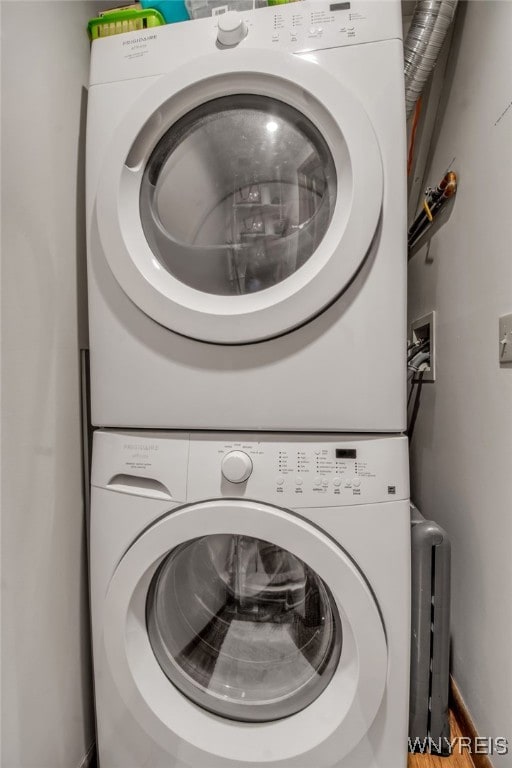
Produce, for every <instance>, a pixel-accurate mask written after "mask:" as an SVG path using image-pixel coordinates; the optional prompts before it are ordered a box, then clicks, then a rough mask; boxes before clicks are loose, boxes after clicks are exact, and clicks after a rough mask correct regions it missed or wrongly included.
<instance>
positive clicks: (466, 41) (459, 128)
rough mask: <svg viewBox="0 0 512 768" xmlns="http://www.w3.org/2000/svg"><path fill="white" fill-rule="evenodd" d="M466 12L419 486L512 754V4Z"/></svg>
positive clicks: (477, 674)
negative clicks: (439, 528)
mask: <svg viewBox="0 0 512 768" xmlns="http://www.w3.org/2000/svg"><path fill="white" fill-rule="evenodd" d="M463 6H466V7H461V8H460V11H459V16H458V21H457V28H456V31H455V38H454V43H453V48H452V51H451V65H449V68H450V66H451V67H452V73H451V74H450V73H449V77H447V85H446V87H445V93H444V99H445V102H446V107H445V111H444V117H443V119H442V122H441V126H440V129H439V131H438V136H437V142H436V144H435V150H434V152H433V156H432V162H431V165H430V169H429V170H428V172H427V178H426V181H427V182H428V183H429V184H432V183H436V182H438V181H439V180H440V179H441V178H442V176H443V175H444V173H445V171H446V170H447V169H448V168H449V167H450V166H453V169H454V170H456V171H457V172H458V173H459V181H460V186H459V191H458V193H457V198H456V202H455V207H454V210H453V214H452V216H451V219H450V220H449V222H448V223H447V224H446V225H445V226H444V228H443V229H442V230H440V231H439V233H438V234H437V235H435V236H434V238H433V239H432V242H431V248H430V252H429V254H427V252H426V248H424V249H422V251H420V253H418V254H417V255H416V256H415V257H414V258H413V260H412V261H411V262H410V268H409V280H410V283H409V290H410V296H409V318H410V320H413V319H415V318H418V317H421V316H422V315H423V314H425V313H426V312H428V311H430V310H432V309H435V310H436V312H437V320H438V324H437V381H436V382H435V383H433V384H428V383H427V384H424V386H423V392H422V400H421V408H420V413H419V418H418V422H417V425H416V432H415V434H414V438H413V443H412V487H413V493H414V499H415V501H416V503H417V504H418V506H419V507H420V508H421V509H422V511H423V513H424V514H425V515H427V516H428V517H432V518H434V519H436V520H437V521H438V522H439V523H441V524H442V525H443V526H444V527H445V528H446V529H447V531H448V532H449V533H450V534H451V536H452V541H453V618H452V625H453V671H454V675H455V679H456V681H457V683H458V684H459V687H460V688H461V691H462V695H463V697H464V698H465V700H466V703H467V705H468V707H469V709H470V711H471V713H472V715H473V717H474V720H475V722H476V725H477V728H478V730H479V732H480V734H482V735H484V736H507V737H508V739H509V743H510V752H511V754H509V755H508V756H507V757H501V758H500V757H497V756H495V757H494V758H493V760H494V763H495V765H496V766H497V767H498V766H499V768H504V766H512V554H511V547H512V482H511V478H512V366H511V365H509V366H507V367H500V365H499V363H498V316H499V315H500V314H504V313H507V312H512V252H511V242H512V224H511V222H512V214H511V209H510V204H511V192H510V189H511V182H512V179H511V172H512V107H511V108H510V109H509V110H508V112H507V113H506V114H505V115H503V117H502V118H501V119H499V118H500V115H502V113H503V112H504V110H505V109H506V108H507V107H509V106H510V105H511V99H512V82H511V73H512V70H511V54H510V30H511V29H512V3H510V2H493V1H491V0H489V1H488V2H476V1H473V2H469V3H467V4H466V3H464V4H463Z"/></svg>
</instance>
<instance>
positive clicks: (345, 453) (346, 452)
mask: <svg viewBox="0 0 512 768" xmlns="http://www.w3.org/2000/svg"><path fill="white" fill-rule="evenodd" d="M336 458H337V459H357V451H356V449H355V448H336Z"/></svg>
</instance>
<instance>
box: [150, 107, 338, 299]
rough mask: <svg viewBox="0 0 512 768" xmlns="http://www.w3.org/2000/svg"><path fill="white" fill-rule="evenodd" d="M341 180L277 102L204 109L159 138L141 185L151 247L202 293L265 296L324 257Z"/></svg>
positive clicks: (322, 145)
mask: <svg viewBox="0 0 512 768" xmlns="http://www.w3.org/2000/svg"><path fill="white" fill-rule="evenodd" d="M336 188H337V178H336V169H335V163H334V160H333V157H332V155H331V152H330V150H329V148H328V146H327V143H326V141H325V139H324V138H323V136H322V135H321V134H320V132H319V131H318V129H317V128H316V127H315V126H314V125H313V123H312V122H311V121H310V120H308V118H306V117H305V116H304V115H303V114H302V113H301V112H299V111H298V110H297V109H295V108H293V107H291V106H289V105H288V104H285V103H284V102H282V101H279V100H277V99H275V98H271V97H268V96H261V95H244V94H234V95H231V96H226V97H222V98H218V99H214V100H211V101H209V102H207V103H204V104H201V105H200V106H199V107H197V108H195V109H193V110H191V111H190V112H189V113H188V114H186V115H185V116H184V117H183V118H181V119H180V120H179V121H178V122H177V123H175V124H174V125H173V126H172V127H171V128H170V129H169V130H168V131H167V132H166V133H165V134H164V136H163V137H162V138H161V139H160V141H159V142H158V144H157V146H156V147H155V149H154V150H153V152H152V154H151V156H150V158H149V162H148V164H147V166H146V169H145V172H144V176H143V179H142V184H141V193H140V214H141V223H142V227H143V230H144V234H145V237H146V239H147V242H148V244H149V246H150V248H151V250H152V251H153V253H154V254H155V256H156V257H157V259H158V261H159V262H160V263H161V264H162V265H163V266H164V267H165V269H166V270H167V271H168V272H169V273H170V274H171V275H172V276H173V277H175V278H176V279H178V280H179V281H180V282H182V283H184V284H185V285H187V286H190V287H191V288H194V289H196V290H198V291H201V292H202V293H207V294H215V295H222V296H225V295H241V294H249V293H256V292H258V291H261V290H263V289H265V288H270V287H272V286H274V285H276V284H277V283H280V282H282V281H283V280H285V279H286V278H287V277H290V275H292V274H293V273H295V272H296V271H297V270H299V269H300V267H301V266H302V265H303V264H305V263H306V261H307V260H308V259H309V258H310V257H311V256H312V255H313V253H314V252H315V251H316V249H317V247H318V245H319V244H320V242H321V240H322V239H323V237H324V235H325V233H326V232H327V229H328V227H329V224H330V222H331V219H332V215H333V211H334V207H335V203H336Z"/></svg>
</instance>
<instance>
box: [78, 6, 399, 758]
mask: <svg viewBox="0 0 512 768" xmlns="http://www.w3.org/2000/svg"><path fill="white" fill-rule="evenodd" d="M401 30H402V26H401V9H400V3H399V2H398V0H392V1H391V2H386V3H381V2H368V1H365V0H352V1H351V2H334V3H329V2H324V1H323V0H317V1H315V2H308V1H307V0H306V1H305V2H301V3H291V4H288V5H279V6H275V7H269V8H263V9H259V10H254V11H249V12H247V13H243V14H242V15H240V14H237V13H233V12H229V13H226V14H224V15H220V16H216V17H211V18H205V19H201V20H198V21H194V22H193V23H182V24H174V25H169V26H165V27H161V28H158V29H151V30H145V31H142V32H138V33H128V34H124V35H119V36H116V37H110V38H105V39H100V40H96V41H95V42H94V43H93V47H92V62H91V86H90V91H89V114H88V141H87V207H88V212H87V220H88V259H89V261H88V270H89V319H90V350H91V403H92V421H93V424H94V425H95V426H96V427H98V429H97V430H96V431H95V433H94V444H93V467H92V493H91V537H90V543H91V568H90V571H91V610H92V629H93V654H94V671H95V695H96V711H97V726H98V748H99V763H100V768H404V766H405V765H406V758H407V723H408V678H409V614H410V611H409V597H410V543H409V542H410V524H409V501H408V499H409V485H408V454H407V439H406V438H405V437H404V436H403V430H404V428H405V361H404V357H405V355H404V351H405V280H406V251H405V248H406V245H405V212H406V190H405V168H404V164H405V115H404V92H403V76H402V70H403V53H402V41H401Z"/></svg>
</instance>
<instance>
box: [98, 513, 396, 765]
mask: <svg viewBox="0 0 512 768" xmlns="http://www.w3.org/2000/svg"><path fill="white" fill-rule="evenodd" d="M104 642H105V648H106V653H107V659H108V665H109V668H110V670H111V672H112V675H113V678H114V680H115V683H116V685H117V687H118V690H119V693H120V695H121V697H122V699H123V701H124V703H125V705H126V706H127V707H128V708H129V709H130V710H131V712H132V714H133V715H134V717H135V718H136V719H137V721H138V722H140V723H141V724H142V725H143V727H144V728H145V729H146V730H147V731H148V733H150V734H151V735H152V737H153V738H154V739H155V741H156V742H157V743H159V744H160V745H161V746H162V747H163V748H164V749H166V750H168V751H169V752H170V753H176V750H178V749H179V754H180V755H183V757H184V758H185V756H186V755H187V756H188V757H187V759H188V760H189V763H190V764H191V765H194V766H196V768H211V766H212V765H213V764H216V763H212V758H213V756H216V757H217V758H218V759H220V760H231V761H234V763H233V764H236V765H239V766H243V765H248V764H249V763H257V764H260V763H262V764H268V765H273V764H277V763H280V761H283V760H288V761H291V762H287V765H290V766H291V765H295V764H296V763H295V760H297V765H304V759H305V756H306V755H308V754H310V755H313V754H317V751H318V750H319V749H320V750H329V751H331V750H334V753H335V754H336V755H337V756H338V758H341V757H342V756H343V754H347V753H348V752H350V750H351V749H352V748H353V747H354V746H355V745H356V744H357V743H358V742H359V741H360V739H361V738H362V737H363V736H364V734H365V733H366V732H367V731H368V729H369V727H370V726H371V724H372V722H373V719H374V717H375V714H376V712H377V710H378V707H379V705H380V703H381V700H382V696H383V692H384V687H385V680H386V670H387V647H386V640H385V634H384V628H383V625H382V620H381V617H380V614H379V609H378V606H377V605H376V603H375V600H374V597H373V596H372V594H371V592H370V589H369V588H368V585H367V584H366V581H365V579H364V577H363V575H362V574H361V573H360V572H359V571H358V569H357V567H356V566H355V564H354V563H353V562H352V561H351V559H350V558H349V557H348V555H347V554H346V553H345V552H344V551H343V550H342V549H341V548H340V547H339V546H338V545H336V544H335V543H333V541H332V540H331V539H330V538H328V537H327V536H326V535H324V534H323V533H322V532H320V531H319V530H318V529H316V528H315V527H314V526H313V525H311V524H310V523H308V522H306V521H305V520H303V519H302V518H300V517H298V516H296V515H295V514H292V513H290V512H286V511H284V510H281V509H278V508H276V507H272V506H269V505H264V504H259V503H257V502H248V501H244V500H242V501H240V500H219V501H211V502H205V503H200V504H194V505H191V506H188V507H182V508H181V509H179V510H177V511H175V512H172V513H169V514H168V515H166V516H164V517H162V518H161V519H160V520H159V521H158V522H156V523H155V524H153V525H152V526H151V527H150V528H149V529H147V530H146V531H145V532H144V533H143V534H142V535H141V536H140V537H139V538H138V539H137V540H136V541H135V542H134V543H133V544H132V546H131V547H130V549H129V550H128V551H127V552H126V554H125V555H124V557H123V558H122V560H121V562H120V563H119V565H118V567H117V569H116V571H115V573H114V576H113V578H112V581H111V583H110V585H109V589H108V592H107V595H106V602H105V613H104ZM212 714H213V715H215V717H212ZM256 723H258V727H257V728H255V727H254V726H255V724H256ZM248 756H250V758H249V757H248ZM310 764H311V765H314V764H315V760H314V759H312V762H311V763H310Z"/></svg>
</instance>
